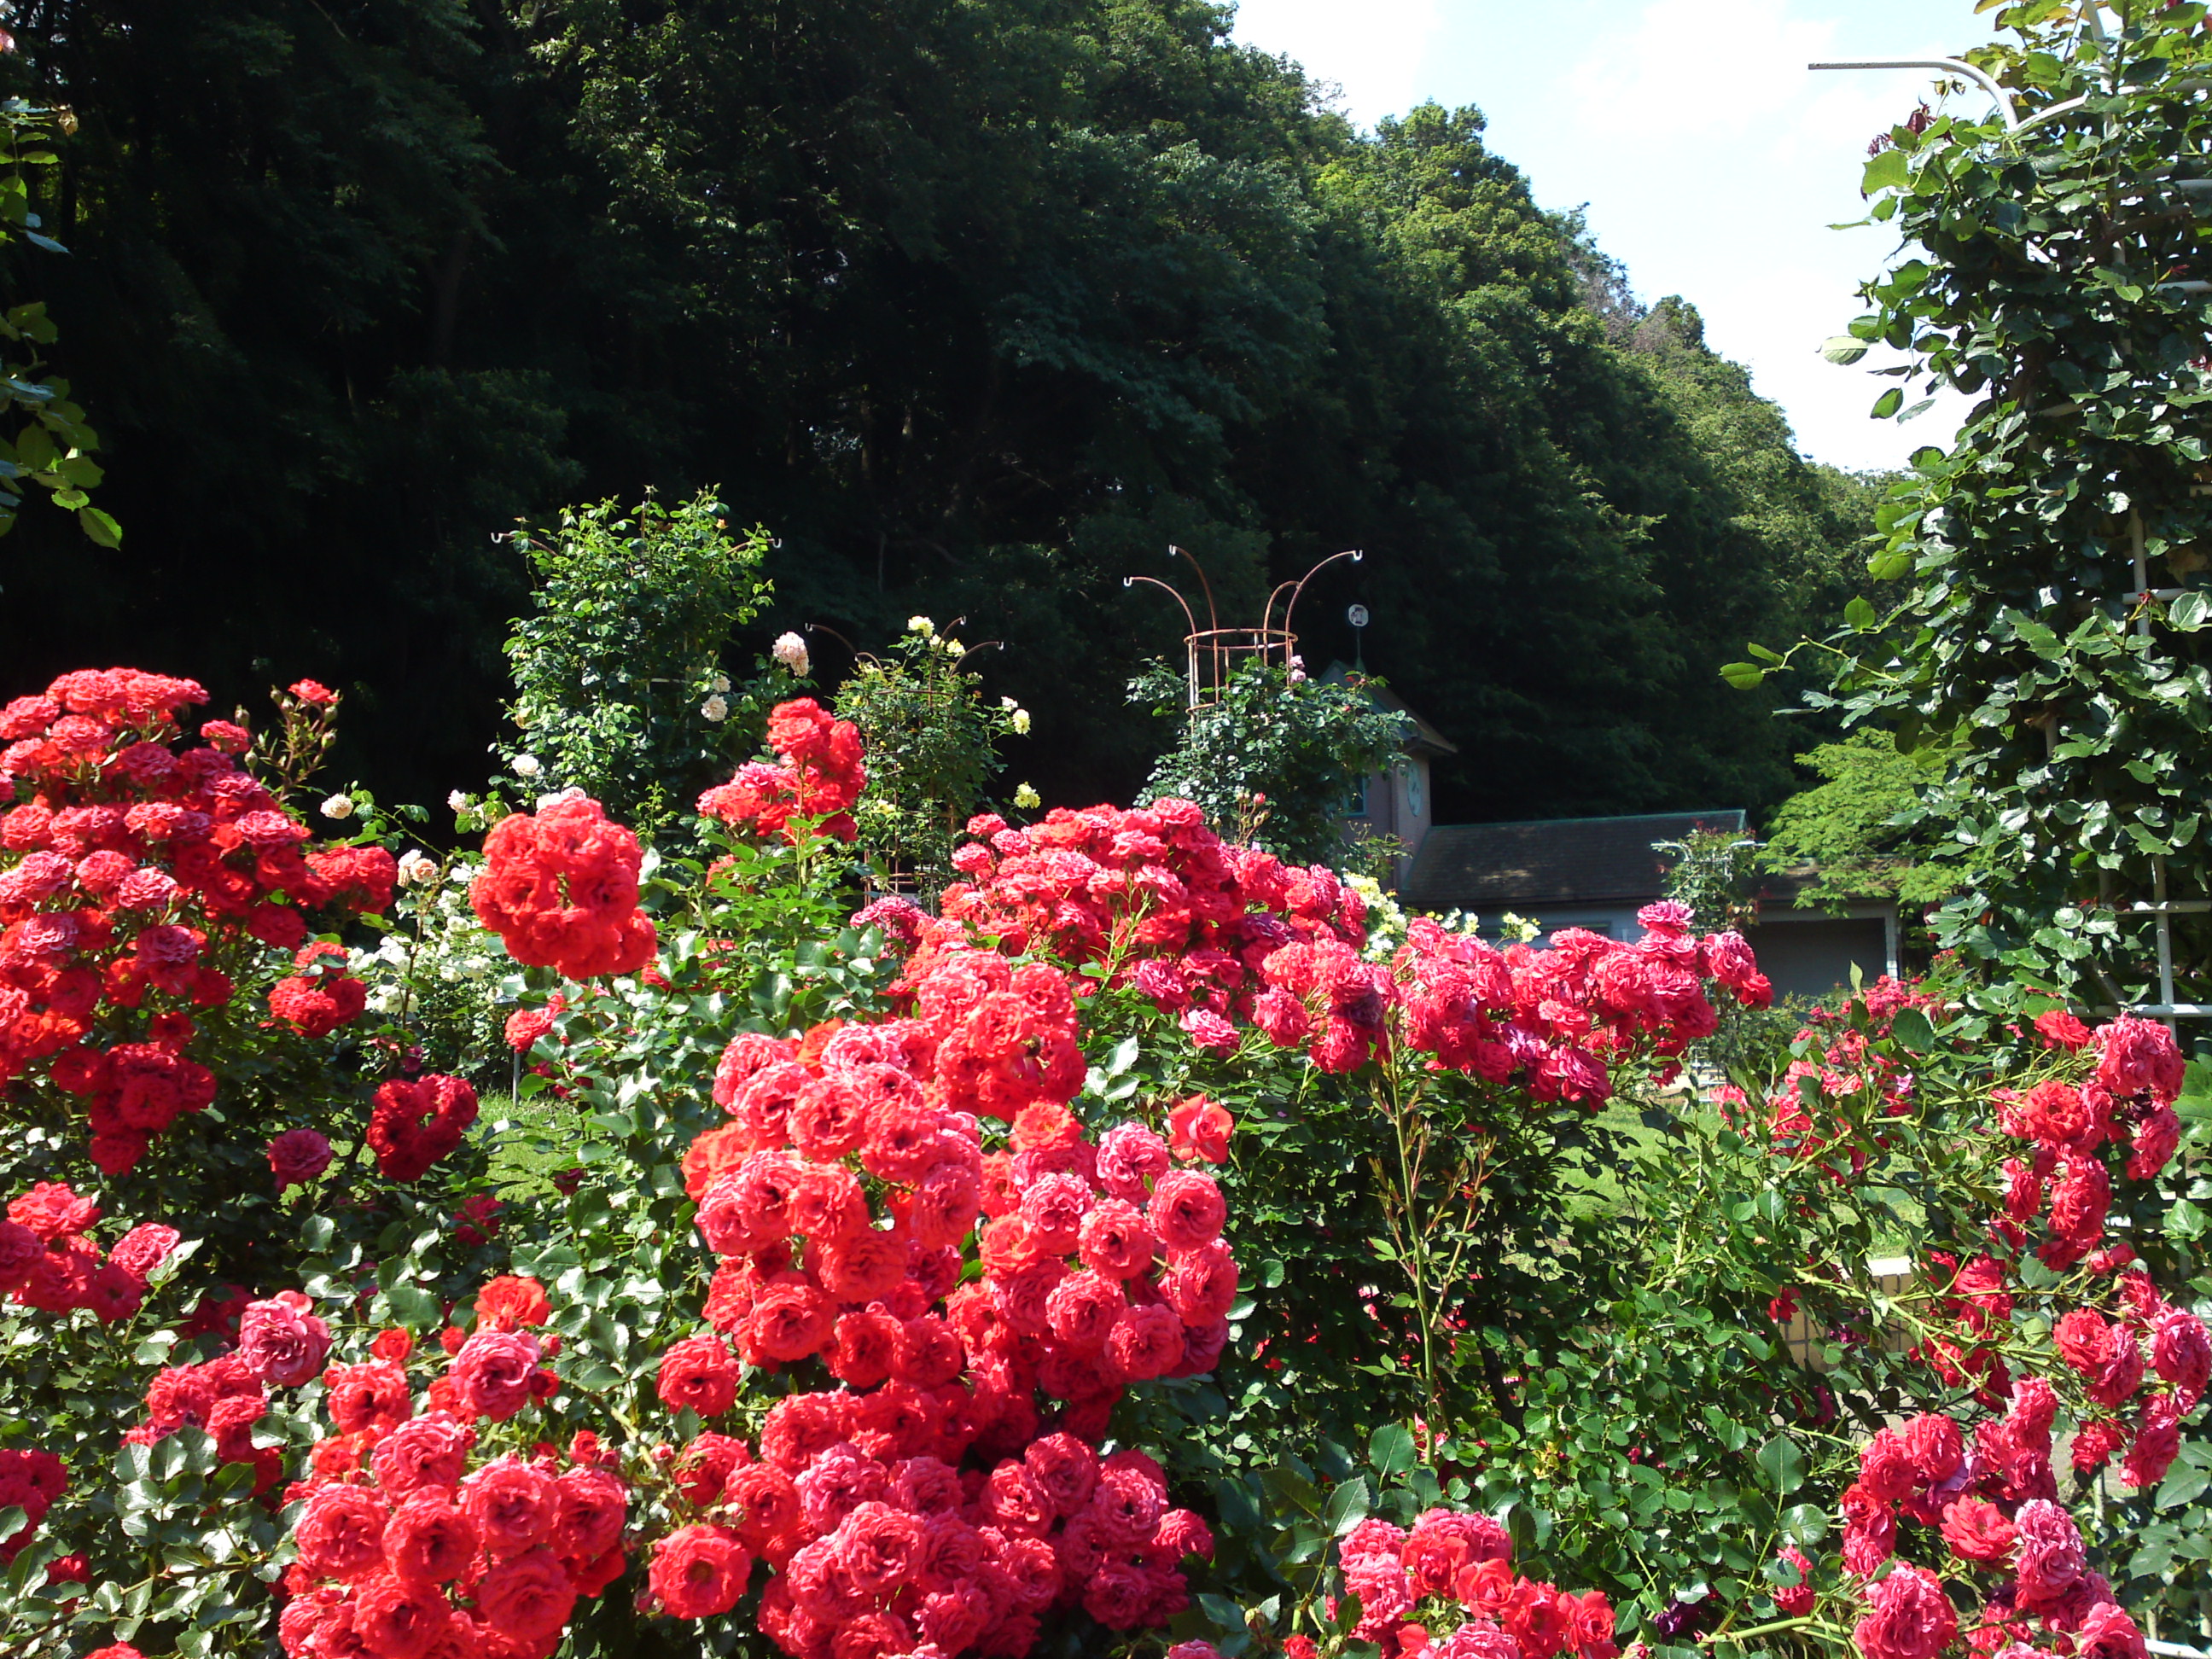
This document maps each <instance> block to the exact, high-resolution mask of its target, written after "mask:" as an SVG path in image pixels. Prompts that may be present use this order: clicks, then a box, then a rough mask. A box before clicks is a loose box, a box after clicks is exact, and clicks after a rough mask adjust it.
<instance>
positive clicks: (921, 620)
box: [906, 617, 937, 634]
mask: <svg viewBox="0 0 2212 1659" xmlns="http://www.w3.org/2000/svg"><path fill="white" fill-rule="evenodd" d="M906 631H907V632H908V633H909V634H934V633H935V632H936V631H937V624H936V623H933V622H932V621H930V619H929V618H928V617H908V618H907V619H906Z"/></svg>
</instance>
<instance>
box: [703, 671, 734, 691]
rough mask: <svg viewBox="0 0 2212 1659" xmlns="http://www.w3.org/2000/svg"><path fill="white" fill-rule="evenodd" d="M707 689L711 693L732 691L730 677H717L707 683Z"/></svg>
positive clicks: (718, 675) (724, 675)
mask: <svg viewBox="0 0 2212 1659" xmlns="http://www.w3.org/2000/svg"><path fill="white" fill-rule="evenodd" d="M707 689H708V690H709V691H726V690H729V689H730V677H729V676H728V675H727V674H717V675H715V676H714V678H713V679H711V680H709V681H708V683H707Z"/></svg>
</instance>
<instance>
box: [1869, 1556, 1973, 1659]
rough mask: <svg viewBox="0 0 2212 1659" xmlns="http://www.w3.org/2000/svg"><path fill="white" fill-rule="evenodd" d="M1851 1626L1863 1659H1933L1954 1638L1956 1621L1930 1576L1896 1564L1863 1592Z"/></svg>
mask: <svg viewBox="0 0 2212 1659" xmlns="http://www.w3.org/2000/svg"><path fill="white" fill-rule="evenodd" d="M1867 1602H1868V1606H1869V1612H1868V1613H1867V1615H1866V1617H1865V1618H1863V1619H1862V1620H1859V1621H1858V1623H1857V1626H1855V1627H1854V1628H1853V1631H1852V1634H1853V1635H1854V1636H1855V1637H1856V1638H1857V1641H1858V1646H1859V1651H1860V1652H1861V1653H1863V1654H1864V1655H1865V1656H1866V1659H1935V1656H1936V1654H1939V1653H1941V1652H1942V1650H1944V1649H1945V1648H1947V1647H1948V1646H1950V1644H1951V1643H1952V1642H1953V1641H1954V1639H1955V1638H1957V1636H1958V1634H1959V1617H1958V1614H1957V1613H1956V1612H1955V1611H1954V1609H1953V1607H1952V1606H1951V1601H1950V1598H1949V1597H1948V1596H1947V1595H1944V1593H1943V1586H1942V1583H1940V1582H1939V1581H1938V1580H1937V1579H1936V1575H1935V1574H1934V1573H1932V1572H1929V1571H1926V1570H1925V1569H1924V1568H1921V1567H1912V1566H1900V1567H1898V1568H1896V1569H1895V1570H1894V1571H1892V1572H1891V1573H1890V1574H1889V1575H1888V1576H1887V1577H1885V1578H1883V1579H1882V1580H1881V1582H1880V1583H1876V1584H1875V1586H1874V1587H1873V1588H1872V1589H1869V1591H1868V1592H1867Z"/></svg>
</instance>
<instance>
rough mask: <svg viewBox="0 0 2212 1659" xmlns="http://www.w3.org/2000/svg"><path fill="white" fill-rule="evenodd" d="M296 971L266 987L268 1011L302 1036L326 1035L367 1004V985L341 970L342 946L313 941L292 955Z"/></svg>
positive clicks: (352, 1018) (358, 1015) (347, 1022)
mask: <svg viewBox="0 0 2212 1659" xmlns="http://www.w3.org/2000/svg"><path fill="white" fill-rule="evenodd" d="M292 965H293V966H294V967H295V968H297V969H299V970H300V971H299V972H298V973H296V974H287V975H285V976H284V977H283V978H282V979H280V980H278V981H276V983H275V984H274V985H271V986H270V987H269V1012H270V1013H272V1014H274V1015H276V1018H279V1019H281V1020H283V1022H284V1023H285V1024H287V1025H289V1026H290V1027H291V1028H292V1029H293V1030H295V1031H297V1032H299V1033H300V1034H301V1036H311V1037H320V1036H329V1035H330V1034H331V1032H333V1031H335V1030H337V1029H338V1027H339V1026H341V1025H350V1024H353V1022H354V1021H355V1020H356V1019H359V1018H361V1011H362V1009H363V1008H365V1007H367V1006H368V986H367V985H365V984H363V983H362V981H360V980H357V979H356V978H355V977H354V976H353V975H351V974H349V973H347V972H346V971H345V965H346V952H345V947H344V946H343V945H332V944H330V943H329V942H327V941H325V940H316V941H313V942H311V943H309V944H307V945H301V947H300V948H299V949H298V950H297V951H295V952H294V953H293V956H292Z"/></svg>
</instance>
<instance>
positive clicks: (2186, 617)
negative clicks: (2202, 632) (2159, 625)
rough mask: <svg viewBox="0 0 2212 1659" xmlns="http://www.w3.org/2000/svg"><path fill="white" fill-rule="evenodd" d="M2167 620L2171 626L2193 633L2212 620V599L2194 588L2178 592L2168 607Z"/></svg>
mask: <svg viewBox="0 0 2212 1659" xmlns="http://www.w3.org/2000/svg"><path fill="white" fill-rule="evenodd" d="M2208 620H2212V599H2208V598H2207V597H2206V596H2205V595H2204V594H2203V593H2201V592H2197V591H2196V590H2195V589H2193V588H2192V589H2191V591H2190V592H2186V593H2181V594H2177V595H2176V596H2175V598H2174V600H2173V603H2172V604H2171V605H2167V606H2166V623H2167V624H2168V625H2169V626H2171V627H2173V628H2178V629H2181V630H2182V631H2183V632H2184V633H2188V634H2193V633H2195V632H2196V631H2197V629H2200V628H2202V627H2203V626H2204V624H2205V623H2206V622H2207V621H2208Z"/></svg>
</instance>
